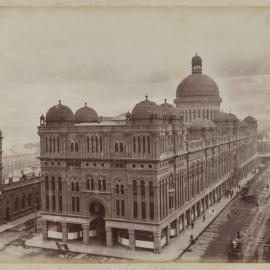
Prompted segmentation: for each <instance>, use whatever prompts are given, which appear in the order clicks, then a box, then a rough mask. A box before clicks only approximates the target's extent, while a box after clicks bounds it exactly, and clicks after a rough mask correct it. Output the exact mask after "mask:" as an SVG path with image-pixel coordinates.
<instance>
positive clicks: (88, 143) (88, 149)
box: [87, 136, 90, 153]
mask: <svg viewBox="0 0 270 270" xmlns="http://www.w3.org/2000/svg"><path fill="white" fill-rule="evenodd" d="M89 152H90V139H89V137H88V136H87V153H89Z"/></svg>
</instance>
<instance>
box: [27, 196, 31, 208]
mask: <svg viewBox="0 0 270 270" xmlns="http://www.w3.org/2000/svg"><path fill="white" fill-rule="evenodd" d="M31 204H32V194H31V193H29V194H28V197H27V206H31Z"/></svg>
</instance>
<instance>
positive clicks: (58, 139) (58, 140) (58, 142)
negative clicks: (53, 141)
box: [57, 137, 60, 153]
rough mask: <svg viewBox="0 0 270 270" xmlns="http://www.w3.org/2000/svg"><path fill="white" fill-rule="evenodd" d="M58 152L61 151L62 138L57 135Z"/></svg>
mask: <svg viewBox="0 0 270 270" xmlns="http://www.w3.org/2000/svg"><path fill="white" fill-rule="evenodd" d="M57 152H58V153H59V152H60V138H59V137H57Z"/></svg>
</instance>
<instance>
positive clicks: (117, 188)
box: [115, 184, 120, 194]
mask: <svg viewBox="0 0 270 270" xmlns="http://www.w3.org/2000/svg"><path fill="white" fill-rule="evenodd" d="M115 193H116V194H119V193H120V189H119V185H118V184H116V186H115Z"/></svg>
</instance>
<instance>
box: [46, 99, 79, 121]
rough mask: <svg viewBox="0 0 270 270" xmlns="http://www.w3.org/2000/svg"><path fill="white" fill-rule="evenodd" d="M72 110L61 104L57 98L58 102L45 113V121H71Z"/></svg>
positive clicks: (72, 118)
mask: <svg viewBox="0 0 270 270" xmlns="http://www.w3.org/2000/svg"><path fill="white" fill-rule="evenodd" d="M73 120H74V117H73V112H72V110H71V109H70V108H69V107H68V106H66V105H63V104H61V100H59V104H57V105H55V106H53V107H51V108H50V109H49V110H48V112H47V114H46V122H47V123H49V122H73Z"/></svg>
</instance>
